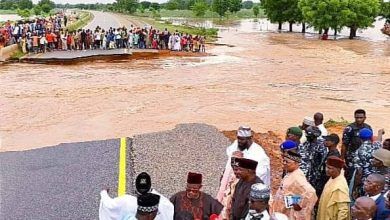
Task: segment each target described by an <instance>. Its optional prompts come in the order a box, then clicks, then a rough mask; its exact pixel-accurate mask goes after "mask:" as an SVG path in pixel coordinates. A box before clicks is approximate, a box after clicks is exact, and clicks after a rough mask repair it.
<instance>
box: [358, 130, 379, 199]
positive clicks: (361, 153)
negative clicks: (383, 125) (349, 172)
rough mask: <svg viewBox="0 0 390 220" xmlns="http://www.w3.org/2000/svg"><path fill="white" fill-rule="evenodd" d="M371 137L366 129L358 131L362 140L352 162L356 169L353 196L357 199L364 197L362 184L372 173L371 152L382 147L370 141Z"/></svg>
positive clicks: (370, 133) (370, 132) (369, 131)
mask: <svg viewBox="0 0 390 220" xmlns="http://www.w3.org/2000/svg"><path fill="white" fill-rule="evenodd" d="M372 135H373V134H372V131H371V130H370V129H368V128H363V129H361V130H360V131H359V137H360V139H361V140H362V145H361V146H360V147H359V148H358V149H357V151H356V154H355V158H354V160H353V163H354V167H355V169H356V175H355V184H354V189H355V190H354V192H355V194H354V196H357V197H360V196H363V195H364V191H363V185H362V184H363V182H364V181H365V180H366V178H367V177H368V176H369V175H370V174H371V173H373V167H372V165H371V160H372V159H373V152H374V151H375V150H378V149H379V148H381V147H382V144H381V143H380V142H373V141H372ZM357 197H355V198H357Z"/></svg>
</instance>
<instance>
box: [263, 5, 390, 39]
mask: <svg viewBox="0 0 390 220" xmlns="http://www.w3.org/2000/svg"><path fill="white" fill-rule="evenodd" d="M261 6H262V8H263V9H264V12H265V14H266V16H267V17H268V19H270V20H271V22H274V23H278V24H279V30H281V29H282V24H283V23H284V22H288V23H289V31H292V25H293V24H294V23H302V32H305V29H306V24H308V25H309V26H311V27H313V28H314V29H315V30H318V31H319V33H320V34H322V33H325V34H328V31H329V29H332V30H333V31H334V35H336V34H337V33H338V32H340V31H341V29H343V28H345V27H347V28H349V29H350V34H349V38H350V39H353V38H354V37H356V31H357V29H358V28H367V27H370V26H372V24H373V23H374V21H375V19H376V18H377V17H378V16H381V17H382V18H384V19H387V21H388V22H389V21H390V1H386V0H262V1H261Z"/></svg>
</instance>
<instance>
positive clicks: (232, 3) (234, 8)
mask: <svg viewBox="0 0 390 220" xmlns="http://www.w3.org/2000/svg"><path fill="white" fill-rule="evenodd" d="M228 4H229V6H228V7H229V11H230V12H231V13H236V12H238V11H240V10H241V7H242V5H241V4H242V0H229V1H228Z"/></svg>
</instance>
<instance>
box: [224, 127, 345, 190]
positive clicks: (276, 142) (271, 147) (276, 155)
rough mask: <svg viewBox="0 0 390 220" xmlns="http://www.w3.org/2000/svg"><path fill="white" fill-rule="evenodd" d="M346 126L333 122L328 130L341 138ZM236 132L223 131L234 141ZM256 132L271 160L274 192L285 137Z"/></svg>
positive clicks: (277, 181)
mask: <svg viewBox="0 0 390 220" xmlns="http://www.w3.org/2000/svg"><path fill="white" fill-rule="evenodd" d="M344 127H345V126H344V125H339V124H333V125H331V126H328V127H327V130H328V133H329V134H331V133H336V134H338V135H339V137H340V139H341V137H342V136H341V135H342V132H343V129H344ZM236 132H237V131H222V133H223V134H224V135H225V136H226V137H227V138H229V139H230V141H232V142H233V141H234V140H235V139H236V138H237V137H236ZM254 133H255V134H254V141H255V142H256V143H258V144H260V145H261V146H262V147H263V148H264V150H265V152H266V153H267V155H268V157H269V158H270V160H271V186H272V192H273V193H275V192H276V190H277V189H278V187H279V186H280V182H281V180H282V172H283V164H282V157H281V153H280V150H279V149H280V148H279V146H280V144H281V143H282V142H283V140H284V137H282V136H281V135H278V134H276V133H275V132H272V131H268V133H257V132H254Z"/></svg>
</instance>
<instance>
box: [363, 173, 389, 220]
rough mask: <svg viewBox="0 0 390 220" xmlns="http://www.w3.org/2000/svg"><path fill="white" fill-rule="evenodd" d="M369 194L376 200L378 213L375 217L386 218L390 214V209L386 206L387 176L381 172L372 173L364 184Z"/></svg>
mask: <svg viewBox="0 0 390 220" xmlns="http://www.w3.org/2000/svg"><path fill="white" fill-rule="evenodd" d="M363 188H364V191H365V192H366V194H367V196H368V197H370V198H371V199H373V200H374V202H375V204H376V213H375V216H374V219H386V217H388V216H390V209H388V208H386V199H385V196H384V193H383V190H384V188H385V177H384V176H383V175H380V174H376V173H373V174H370V175H369V176H368V177H367V179H366V181H364V185H363Z"/></svg>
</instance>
